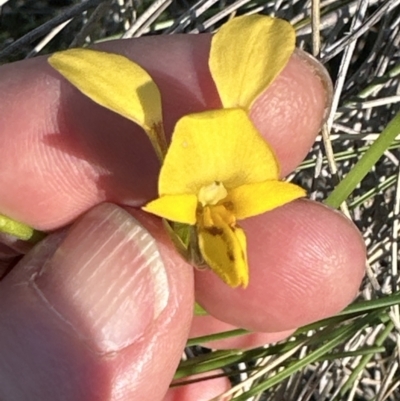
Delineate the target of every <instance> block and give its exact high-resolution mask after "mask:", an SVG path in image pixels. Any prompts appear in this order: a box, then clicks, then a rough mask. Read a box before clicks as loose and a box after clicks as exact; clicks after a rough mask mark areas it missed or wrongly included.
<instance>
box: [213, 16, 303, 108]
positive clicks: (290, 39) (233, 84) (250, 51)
mask: <svg viewBox="0 0 400 401" xmlns="http://www.w3.org/2000/svg"><path fill="white" fill-rule="evenodd" d="M294 47H295V31H294V29H293V27H292V26H291V25H290V24H289V23H288V22H286V21H285V20H282V19H277V18H271V17H267V16H263V15H245V16H241V17H237V18H233V19H232V20H230V21H228V22H227V23H226V24H224V25H223V26H222V27H221V29H220V30H219V31H218V32H217V33H216V34H215V35H214V36H213V38H212V42H211V50H210V58H209V66H210V71H211V75H212V77H213V80H214V82H215V84H216V86H217V90H218V93H219V96H220V98H221V102H222V105H223V107H225V108H228V107H233V108H234V107H242V108H244V109H249V108H250V107H251V105H252V103H253V102H254V101H255V100H256V99H257V97H258V96H259V95H260V94H261V92H263V91H264V90H265V89H266V88H267V87H268V86H269V85H270V84H271V83H272V81H273V80H274V79H275V78H276V77H277V76H278V75H279V73H280V72H281V71H282V69H283V68H284V67H285V65H286V64H287V62H288V60H289V58H290V56H291V54H292V53H293V51H294Z"/></svg>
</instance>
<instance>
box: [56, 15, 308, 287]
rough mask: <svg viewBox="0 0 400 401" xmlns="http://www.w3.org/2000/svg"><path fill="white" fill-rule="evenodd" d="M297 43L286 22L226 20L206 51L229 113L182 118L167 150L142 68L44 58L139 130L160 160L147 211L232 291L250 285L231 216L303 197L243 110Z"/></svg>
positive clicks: (157, 104) (111, 61) (93, 59)
mask: <svg viewBox="0 0 400 401" xmlns="http://www.w3.org/2000/svg"><path fill="white" fill-rule="evenodd" d="M294 42H295V34H294V30H293V28H292V27H291V25H290V24H289V23H287V22H286V21H283V20H279V19H275V18H270V17H266V16H259V15H252V16H243V17H238V18H234V19H233V20H231V21H229V22H228V23H226V24H225V25H224V26H223V27H222V28H221V29H220V30H219V32H218V33H216V34H215V35H214V36H213V38H212V43H211V49H210V56H209V67H210V71H211V75H212V78H213V80H214V82H215V84H216V87H217V90H218V93H219V95H220V98H221V102H222V105H223V107H224V108H225V109H226V110H219V111H212V112H204V113H201V114H193V115H189V116H186V117H183V118H182V119H181V120H180V121H179V122H178V124H177V125H176V127H175V131H174V134H173V137H172V144H171V146H170V148H169V149H168V151H167V145H166V140H165V136H164V129H163V122H162V109H161V97H160V93H159V90H158V88H157V85H156V84H155V82H154V81H153V80H152V78H151V77H150V75H149V74H148V73H147V72H146V71H145V70H144V69H143V68H141V67H140V66H139V65H137V64H136V63H134V62H132V61H130V60H129V59H127V58H126V57H123V56H120V55H117V54H112V53H105V52H101V51H95V50H88V49H72V50H67V51H63V52H60V53H56V54H54V55H53V56H51V57H50V58H49V63H50V64H51V65H52V66H53V68H55V69H56V70H57V71H59V72H60V73H61V74H62V75H63V76H64V77H65V78H66V79H67V80H69V81H70V82H71V83H72V84H73V85H74V86H76V87H77V88H78V89H79V90H80V91H81V92H83V93H84V94H85V95H86V96H88V97H89V98H91V99H92V100H93V101H95V102H97V103H98V104H100V105H102V106H104V107H106V108H108V109H110V110H112V111H114V112H116V113H118V114H120V115H122V116H124V117H125V118H128V119H130V120H132V121H134V122H135V123H137V124H138V125H140V126H141V127H142V128H143V129H144V131H145V132H146V133H147V135H148V137H149V139H150V141H151V143H152V145H153V147H154V149H155V152H156V154H157V156H158V158H159V160H160V161H161V162H162V163H163V165H162V168H161V173H160V177H159V195H160V197H159V198H158V199H156V200H154V201H152V202H150V203H149V204H147V205H146V206H145V207H144V210H146V211H148V212H151V213H154V214H156V215H159V216H161V217H164V218H165V219H166V220H165V221H164V223H165V227H166V229H167V231H168V233H169V235H170V236H171V238H172V240H173V241H174V243H175V245H176V246H177V248H178V250H180V251H181V253H183V254H184V255H185V256H186V257H187V258H188V259H189V260H191V261H193V262H194V263H195V265H201V264H202V263H203V262H205V263H206V265H208V266H209V267H211V268H212V269H213V270H214V271H215V272H216V273H217V274H218V275H219V276H220V277H221V278H222V279H223V280H224V281H225V282H226V283H227V284H228V285H230V286H231V287H237V286H243V287H246V286H247V284H248V281H249V274H248V265H247V255H246V237H245V234H244V232H243V230H242V229H241V228H240V227H239V226H238V225H237V220H240V219H244V218H246V217H250V216H254V215H257V214H260V213H264V212H266V211H268V210H271V209H273V208H275V207H278V206H281V205H283V204H285V203H287V202H290V201H292V200H294V199H296V198H299V197H301V196H304V195H305V191H304V190H303V189H301V188H299V187H297V186H296V185H293V184H289V183H285V182H281V181H279V180H278V178H279V168H278V163H277V161H276V159H275V156H274V154H273V152H272V150H271V149H270V147H269V146H268V144H267V143H266V142H265V141H264V140H263V139H262V137H261V136H260V135H259V133H258V132H257V130H256V129H255V127H254V126H253V124H252V123H251V121H250V119H249V117H248V114H247V112H245V110H246V111H248V110H249V109H250V107H251V105H252V104H253V103H254V101H255V100H256V99H257V97H258V96H259V95H260V93H261V92H263V91H264V90H265V89H266V88H267V87H268V85H270V84H271V83H272V81H273V80H274V79H275V78H276V77H277V75H278V74H279V73H280V71H281V70H282V69H283V68H284V67H285V65H286V63H287V62H288V60H289V58H290V56H291V54H292V52H293V50H294ZM242 109H243V110H242ZM188 254H189V255H188Z"/></svg>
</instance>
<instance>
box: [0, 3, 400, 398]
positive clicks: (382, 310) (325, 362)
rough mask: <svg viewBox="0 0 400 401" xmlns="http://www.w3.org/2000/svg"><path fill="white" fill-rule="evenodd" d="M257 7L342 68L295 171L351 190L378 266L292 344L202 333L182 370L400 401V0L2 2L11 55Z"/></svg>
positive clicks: (285, 390) (202, 27) (180, 27)
mask: <svg viewBox="0 0 400 401" xmlns="http://www.w3.org/2000/svg"><path fill="white" fill-rule="evenodd" d="M251 13H263V14H268V15H272V16H277V17H281V18H284V19H286V20H288V21H290V22H291V23H292V24H293V25H294V26H295V28H296V31H297V45H298V46H299V47H301V48H303V49H305V50H306V51H308V52H310V53H312V54H314V55H315V56H316V57H317V58H318V59H319V60H321V62H322V63H323V64H324V65H325V66H326V68H327V69H328V71H329V73H330V75H331V77H332V80H333V82H334V85H335V90H334V99H333V107H332V110H331V112H330V115H329V117H328V121H327V124H326V126H325V127H324V129H323V130H322V135H321V136H319V137H318V138H317V141H316V142H315V144H314V146H313V148H312V149H311V150H310V153H309V155H308V157H307V159H306V160H305V161H304V162H303V163H302V164H301V166H299V168H298V169H297V170H296V171H295V172H294V173H293V174H292V175H291V176H290V177H289V179H291V180H294V181H296V182H298V183H300V184H301V185H302V186H303V187H305V188H307V190H308V191H309V193H310V197H311V198H312V199H316V200H320V201H326V199H328V203H330V204H331V205H334V206H336V207H337V206H339V204H340V203H341V202H342V201H343V200H345V203H343V204H342V206H341V208H342V211H343V212H344V213H346V214H347V215H348V216H349V217H350V218H351V219H352V220H353V221H354V222H355V224H356V225H357V226H358V227H359V229H360V230H361V232H362V233H363V236H364V238H365V242H366V244H367V247H368V263H367V266H366V267H367V275H366V277H365V280H364V282H363V285H362V287H361V288H360V293H359V297H358V299H357V301H356V302H355V303H354V304H353V305H351V306H350V307H348V308H347V309H346V310H345V311H344V312H342V313H341V314H340V315H338V316H336V317H333V318H330V319H326V320H324V321H321V322H317V323H314V324H311V325H309V326H307V327H304V328H301V329H299V330H298V331H297V332H296V333H295V335H294V336H293V337H292V338H290V339H288V340H287V341H284V342H282V343H279V344H274V345H270V346H267V347H260V348H256V349H254V350H247V351H240V350H233V351H212V352H208V351H205V350H204V348H202V347H201V345H202V344H203V343H204V342H205V341H207V340H210V339H215V338H216V337H217V336H211V338H210V337H208V338H198V339H193V340H191V341H190V342H189V343H188V345H190V347H188V348H187V350H186V353H185V357H184V358H183V360H182V363H181V366H180V367H179V369H178V371H177V374H176V378H180V379H182V378H187V380H190V376H191V375H192V374H194V373H199V372H209V376H210V377H213V376H214V374H215V373H214V372H213V370H214V369H216V368H220V367H222V368H223V369H224V372H225V373H224V374H226V375H228V376H229V377H230V378H231V380H232V383H233V384H234V385H235V387H234V389H233V390H232V394H233V396H234V399H235V400H288V401H297V400H299V401H306V400H318V401H325V400H326V401H328V400H330V401H331V400H360V401H365V400H374V401H381V400H393V401H394V400H399V399H400V388H399V385H400V370H399V350H400V336H399V330H400V318H399V315H400V313H399V303H400V292H399V275H398V256H399V252H398V241H399V239H398V236H399V220H398V218H399V211H400V179H399V177H400V175H399V159H400V153H399V146H400V141H399V139H400V137H399V138H397V136H398V135H400V128H399V121H398V118H397V120H395V123H394V124H392V125H389V128H387V127H388V124H389V122H390V121H391V120H392V119H393V118H395V115H396V113H398V112H399V110H400V107H399V105H400V0H326V1H317V0H275V1H265V0H252V1H251V0H237V1H234V0H230V1H229V0H225V1H223V0H201V1H189V0H186V1H185V0H157V1H151V0H105V1H104V0H103V1H102V0H86V1H77V0H48V1H44V0H39V1H34V0H0V62H1V63H7V62H12V61H16V60H22V59H24V58H28V57H34V56H36V55H40V54H48V53H51V52H54V51H57V50H61V49H66V48H68V47H71V46H73V47H76V46H87V45H90V44H91V43H93V42H96V41H100V40H109V39H115V38H130V37H138V36H142V35H168V34H174V33H200V32H213V31H215V30H217V29H218V27H219V26H220V25H221V24H222V23H223V22H225V21H226V20H227V19H228V18H231V17H233V16H235V15H243V14H251ZM385 128H387V129H386V131H385V135H386V136H385V138H387V139H386V142H384V143H383V148H382V147H381V150H380V153H382V152H383V156H382V157H381V158H379V160H378V162H375V159H377V157H375V158H373V156H371V152H369V153H367V154H366V155H365V153H366V151H367V150H368V149H370V147H371V144H372V143H374V141H375V140H376V139H377V138H378V137H380V135H381V133H382V131H384V130H385ZM388 133H389V135H387V134H388ZM393 138H395V140H393ZM364 155H365V156H364ZM376 155H377V154H376V153H375V156H376ZM379 155H380V154H379ZM363 156H364V159H363V160H364V161H365V160H367V161H368V160H370V161H372V162H371V163H369V164H371V165H373V166H372V168H370V167H368V170H366V167H365V163H364V164H363V166H364V167H361V169H364V170H363V171H361V172H362V174H360V175H358V178H357V179H356V182H355V183H353V186H354V187H355V188H354V190H353V191H352V193H351V194H350V196H349V197H347V195H346V197H347V199H345V198H343V199H342V198H341V194H343V192H340V191H338V189H340V188H339V187H338V183H339V182H340V181H341V180H342V178H343V177H344V176H346V174H347V173H348V172H349V171H354V166H355V165H356V163H357V162H358V161H359V160H360V159H361V158H362V157H363ZM371 157H372V158H371ZM367 164H368V163H367ZM359 166H360V164H358V167H357V168H359ZM364 175H365V178H363V179H362V177H363V176H364ZM335 188H336V190H335ZM352 189H353V187H352ZM333 190H335V191H336V192H334V195H337V194H339V196H338V197H336V198H335V199H334V200H333V198H332V195H331V196H330V194H331V193H332V191H333ZM243 333H244V331H241V330H237V331H234V332H230V333H220V334H219V335H218V337H228V336H233V335H242V334H243ZM202 380H204V379H202ZM219 399H223V396H222V395H221V398H219Z"/></svg>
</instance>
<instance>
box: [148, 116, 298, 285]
mask: <svg viewBox="0 0 400 401" xmlns="http://www.w3.org/2000/svg"><path fill="white" fill-rule="evenodd" d="M278 178H279V167H278V163H277V160H276V158H275V155H274V153H273V151H272V149H271V148H270V147H269V145H268V144H267V143H266V142H265V141H264V139H263V138H262V137H261V135H260V134H259V133H258V132H257V130H256V129H255V127H254V125H253V124H252V122H251V121H250V119H249V117H248V115H247V113H246V112H245V111H244V110H242V109H226V110H216V111H209V112H204V113H199V114H192V115H188V116H185V117H183V118H181V120H179V121H178V123H177V124H176V127H175V131H174V133H173V136H172V142H171V145H170V147H169V149H168V152H167V155H166V157H165V161H164V164H163V166H162V168H161V172H160V178H159V194H160V197H159V198H158V199H155V200H153V201H152V202H149V203H148V204H147V205H146V206H145V207H144V208H143V209H144V210H145V211H147V212H149V213H153V214H156V215H158V216H161V217H163V218H165V219H167V220H168V221H171V222H178V223H179V225H178V226H177V228H178V229H179V230H180V232H181V233H183V234H184V238H183V237H182V236H181V235H180V234H179V233H178V232H177V231H175V229H174V223H171V225H169V223H167V224H168V232H169V233H170V234H172V235H171V236H172V238H173V240H174V242H175V243H176V244H177V246H178V249H179V250H180V252H181V253H182V254H183V255H189V257H190V254H192V255H193V256H195V257H196V258H195V260H196V259H197V260H201V259H203V260H204V261H205V262H206V263H207V265H208V266H209V267H210V268H211V269H212V270H214V271H215V273H216V274H217V275H218V276H219V277H220V278H221V279H222V280H223V281H224V282H225V283H227V284H228V285H229V286H231V287H237V286H242V287H246V286H247V285H248V282H249V272H248V262H247V255H246V236H245V234H244V232H243V230H242V229H241V228H240V227H239V226H238V224H237V220H238V219H243V218H246V217H250V216H255V215H257V214H261V213H264V212H266V211H269V210H271V209H274V208H276V207H279V206H281V205H284V204H285V203H288V202H291V201H292V200H294V199H297V198H299V197H302V196H304V195H305V191H304V190H303V189H302V188H300V187H298V186H296V185H293V184H290V183H286V182H281V181H279V180H278ZM185 225H186V226H185ZM193 227H195V229H196V231H195V233H196V234H197V239H196V240H195V241H194V242H193V238H192V236H193V233H194V231H193V229H192V228H193ZM173 232H175V233H176V234H178V237H180V238H181V240H182V241H180V240H178V238H174V237H175V235H173ZM189 241H190V242H189ZM198 254H200V255H198ZM187 257H188V256H187ZM191 259H192V258H191Z"/></svg>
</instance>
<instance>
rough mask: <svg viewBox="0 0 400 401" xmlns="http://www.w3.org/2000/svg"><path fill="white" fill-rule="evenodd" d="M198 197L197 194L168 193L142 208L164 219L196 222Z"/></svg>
mask: <svg viewBox="0 0 400 401" xmlns="http://www.w3.org/2000/svg"><path fill="white" fill-rule="evenodd" d="M196 208H197V197H196V196H195V195H190V194H183V195H166V196H161V197H160V198H157V199H155V200H153V201H151V202H149V203H148V204H147V205H146V206H144V207H143V208H142V209H143V210H144V211H145V212H148V213H152V214H155V215H157V216H160V217H163V218H164V219H167V220H171V221H176V222H178V223H184V224H191V225H193V224H195V223H196Z"/></svg>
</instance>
